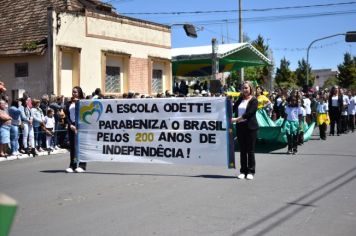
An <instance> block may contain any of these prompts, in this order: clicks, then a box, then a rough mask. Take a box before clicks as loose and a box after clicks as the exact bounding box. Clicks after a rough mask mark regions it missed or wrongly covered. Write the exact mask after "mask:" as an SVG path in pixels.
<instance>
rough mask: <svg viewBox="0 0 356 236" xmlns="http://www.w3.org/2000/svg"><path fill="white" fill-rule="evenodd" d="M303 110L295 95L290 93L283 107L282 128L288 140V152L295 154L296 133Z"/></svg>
mask: <svg viewBox="0 0 356 236" xmlns="http://www.w3.org/2000/svg"><path fill="white" fill-rule="evenodd" d="M302 116H303V111H302V109H301V108H300V106H298V100H297V96H296V95H293V94H292V95H291V96H290V97H289V99H288V105H287V106H286V109H285V116H284V121H283V124H282V126H281V127H282V129H284V130H285V132H286V135H287V141H288V151H287V153H288V154H293V155H295V154H296V153H297V151H298V134H299V130H300V127H301V125H302Z"/></svg>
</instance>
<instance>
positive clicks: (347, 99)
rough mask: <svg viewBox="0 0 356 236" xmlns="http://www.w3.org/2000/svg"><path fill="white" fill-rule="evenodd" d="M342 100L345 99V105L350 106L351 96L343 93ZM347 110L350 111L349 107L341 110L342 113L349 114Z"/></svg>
mask: <svg viewBox="0 0 356 236" xmlns="http://www.w3.org/2000/svg"><path fill="white" fill-rule="evenodd" d="M342 101H343V105H344V106H349V103H350V100H349V96H347V95H342ZM347 111H348V108H346V109H345V110H344V111H343V112H341V115H343V116H347Z"/></svg>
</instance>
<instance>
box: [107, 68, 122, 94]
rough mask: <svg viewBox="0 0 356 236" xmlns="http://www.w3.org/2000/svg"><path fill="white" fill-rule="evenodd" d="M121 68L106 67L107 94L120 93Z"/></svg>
mask: <svg viewBox="0 0 356 236" xmlns="http://www.w3.org/2000/svg"><path fill="white" fill-rule="evenodd" d="M120 91H121V88H120V67H117V66H106V77H105V92H106V93H120Z"/></svg>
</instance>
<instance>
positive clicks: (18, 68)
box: [15, 63, 28, 77]
mask: <svg viewBox="0 0 356 236" xmlns="http://www.w3.org/2000/svg"><path fill="white" fill-rule="evenodd" d="M27 76H28V63H15V77H27Z"/></svg>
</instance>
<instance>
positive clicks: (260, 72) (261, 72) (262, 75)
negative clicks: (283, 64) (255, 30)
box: [247, 35, 273, 84]
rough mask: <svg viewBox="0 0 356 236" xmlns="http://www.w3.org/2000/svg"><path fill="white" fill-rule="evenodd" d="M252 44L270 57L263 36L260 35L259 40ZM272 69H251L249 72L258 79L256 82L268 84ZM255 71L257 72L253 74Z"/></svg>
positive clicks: (267, 67) (266, 67) (263, 67)
mask: <svg viewBox="0 0 356 236" xmlns="http://www.w3.org/2000/svg"><path fill="white" fill-rule="evenodd" d="M251 44H252V46H254V47H255V48H256V49H257V50H258V51H259V52H260V53H262V54H263V55H264V56H266V57H268V56H269V55H268V54H269V53H270V49H269V46H268V45H267V44H265V40H264V38H263V37H262V36H261V35H258V36H257V39H256V40H254V41H252V43H251ZM272 69H273V68H272V67H270V66H262V67H254V68H253V69H249V71H248V72H249V73H251V74H252V75H253V76H255V77H256V78H255V80H257V82H258V83H259V84H266V82H267V81H268V79H269V77H270V76H271V71H272ZM253 70H255V71H254V72H253ZM247 75H248V74H247Z"/></svg>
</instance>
